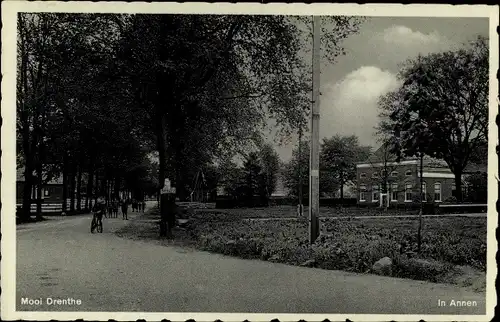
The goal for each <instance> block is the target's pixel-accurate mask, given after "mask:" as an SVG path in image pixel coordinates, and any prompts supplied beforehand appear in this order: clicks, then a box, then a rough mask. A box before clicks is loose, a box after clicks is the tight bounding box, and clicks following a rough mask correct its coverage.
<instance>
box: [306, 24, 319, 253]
mask: <svg viewBox="0 0 500 322" xmlns="http://www.w3.org/2000/svg"><path fill="white" fill-rule="evenodd" d="M320 23H321V22H320V17H319V16H313V57H312V85H313V86H312V113H311V157H310V166H309V168H310V169H309V170H310V171H309V242H310V243H311V244H312V243H314V241H315V240H316V238H318V235H319V117H320V111H319V102H320V101H319V96H320V93H319V85H320V43H321V41H320V39H321V38H320V37H321V35H320V30H321V29H320V28H321V26H320Z"/></svg>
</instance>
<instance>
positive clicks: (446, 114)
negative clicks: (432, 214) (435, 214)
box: [380, 37, 489, 200]
mask: <svg viewBox="0 0 500 322" xmlns="http://www.w3.org/2000/svg"><path fill="white" fill-rule="evenodd" d="M488 59H489V51H488V42H487V39H485V38H481V37H478V38H477V39H476V40H475V41H473V42H472V43H471V44H469V45H468V46H466V47H464V48H461V49H458V50H454V51H447V52H442V53H435V54H430V55H428V56H419V57H418V58H416V59H413V60H409V61H408V62H407V63H406V65H405V66H404V67H403V68H402V70H401V71H400V73H399V79H400V82H401V84H402V85H401V87H400V88H399V89H397V90H396V91H395V92H391V93H389V94H387V95H386V96H385V97H382V98H381V100H380V107H381V110H382V113H381V116H382V117H383V121H382V123H381V125H380V130H381V131H383V132H385V133H388V134H389V135H391V136H392V138H393V140H394V145H395V146H396V148H397V149H396V150H398V151H399V152H400V153H402V154H404V155H407V156H414V155H418V154H419V153H425V154H427V155H429V156H431V157H436V158H442V159H444V161H446V163H447V164H448V166H449V167H450V169H451V171H452V172H453V173H454V174H455V176H456V187H457V198H458V199H459V200H461V199H462V183H461V175H462V173H463V171H464V169H465V167H466V166H467V164H468V162H470V160H471V157H473V156H474V154H475V153H476V152H477V150H478V149H479V148H481V147H482V146H484V143H485V142H486V140H487V124H488V122H487V115H488V88H489V87H488V77H489V60H488Z"/></svg>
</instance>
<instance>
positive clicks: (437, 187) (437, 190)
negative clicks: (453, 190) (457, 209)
mask: <svg viewBox="0 0 500 322" xmlns="http://www.w3.org/2000/svg"><path fill="white" fill-rule="evenodd" d="M434 201H437V202H440V201H441V183H439V182H436V183H435V184H434Z"/></svg>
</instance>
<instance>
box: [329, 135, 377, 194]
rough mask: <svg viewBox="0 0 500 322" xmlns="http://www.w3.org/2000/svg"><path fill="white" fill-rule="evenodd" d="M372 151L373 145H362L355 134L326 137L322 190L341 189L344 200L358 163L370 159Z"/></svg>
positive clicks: (354, 176)
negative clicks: (345, 191)
mask: <svg viewBox="0 0 500 322" xmlns="http://www.w3.org/2000/svg"><path fill="white" fill-rule="evenodd" d="M370 152H371V147H368V146H361V145H360V144H359V140H358V137H357V136H355V135H351V136H341V135H335V136H333V137H331V138H328V139H324V140H323V144H322V146H321V152H320V169H321V170H323V171H322V172H323V173H322V176H321V177H320V185H321V186H322V188H321V190H322V191H329V192H334V191H337V190H340V199H341V201H343V199H344V187H345V185H346V184H347V183H348V182H350V181H353V180H354V179H355V178H356V163H357V162H361V161H364V160H366V159H368V157H369V155H370Z"/></svg>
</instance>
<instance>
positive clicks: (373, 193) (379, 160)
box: [356, 146, 486, 206]
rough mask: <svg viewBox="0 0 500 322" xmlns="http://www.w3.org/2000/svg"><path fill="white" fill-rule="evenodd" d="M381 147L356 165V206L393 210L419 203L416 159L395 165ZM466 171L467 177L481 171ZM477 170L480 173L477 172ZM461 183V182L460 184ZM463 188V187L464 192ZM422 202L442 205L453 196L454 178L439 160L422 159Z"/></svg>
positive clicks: (418, 171)
mask: <svg viewBox="0 0 500 322" xmlns="http://www.w3.org/2000/svg"><path fill="white" fill-rule="evenodd" d="M385 149H386V147H384V146H382V147H381V148H380V149H379V150H377V151H376V152H375V153H374V154H373V155H372V156H371V157H370V158H369V159H368V160H366V161H365V162H362V163H359V164H357V165H356V168H357V171H356V172H357V173H356V175H357V192H358V193H357V199H358V201H357V202H358V205H365V206H385V205H388V206H397V205H409V204H410V205H411V204H412V203H416V202H419V200H420V159H419V158H405V159H403V160H400V161H399V162H396V158H395V157H394V156H393V155H390V154H389V153H387V151H386V150H385ZM472 167H476V166H471V167H470V168H469V169H466V172H465V173H464V178H465V176H467V175H468V173H470V172H471V170H472V172H474V173H475V172H476V171H485V170H486V167H485V166H477V167H478V169H472ZM479 169H480V170H479ZM462 182H465V181H464V180H462ZM466 189H467V187H466V186H465V187H463V192H465V191H466ZM422 190H423V201H424V202H427V201H431V200H432V201H435V202H437V203H441V202H445V201H447V200H450V199H451V198H452V197H453V196H455V193H456V188H455V175H454V174H453V173H452V172H451V171H450V169H449V167H448V165H447V164H446V163H445V162H444V161H443V160H438V159H434V158H430V157H424V159H423V185H422Z"/></svg>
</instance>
